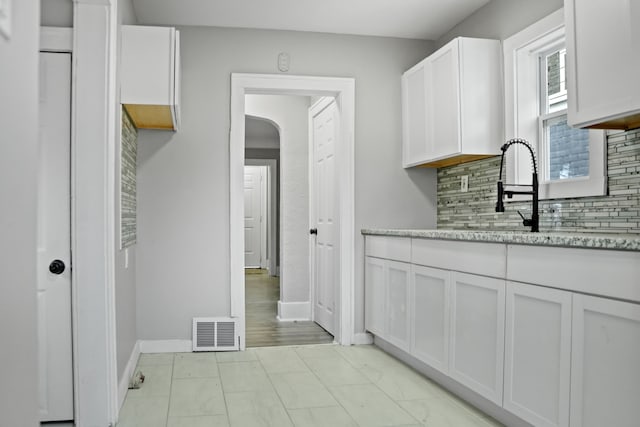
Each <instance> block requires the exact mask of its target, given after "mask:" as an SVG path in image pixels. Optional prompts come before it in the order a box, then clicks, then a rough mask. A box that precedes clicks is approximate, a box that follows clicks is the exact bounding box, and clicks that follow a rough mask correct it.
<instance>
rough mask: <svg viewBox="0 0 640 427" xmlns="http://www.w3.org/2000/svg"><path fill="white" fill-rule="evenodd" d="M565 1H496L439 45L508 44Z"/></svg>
mask: <svg viewBox="0 0 640 427" xmlns="http://www.w3.org/2000/svg"><path fill="white" fill-rule="evenodd" d="M563 4H564V3H563V0H534V1H532V0H492V1H491V2H489V3H488V4H487V5H485V6H483V7H482V8H480V9H478V10H477V11H476V12H475V13H473V14H472V15H471V16H469V17H468V18H467V19H465V20H464V21H462V22H461V23H459V24H458V25H456V26H455V27H453V28H452V29H451V31H449V32H447V33H446V34H445V35H444V36H442V37H440V38H439V39H438V40H437V41H436V45H437V47H440V46H442V45H444V44H446V43H447V42H449V41H450V40H451V39H453V38H455V37H458V36H465V37H481V38H488V39H498V40H504V39H506V38H507V37H509V36H512V35H513V34H515V33H517V32H518V31H520V30H522V29H524V28H526V27H528V26H529V25H531V24H533V23H534V22H536V21H538V20H540V19H541V18H543V17H545V16H547V15H548V14H550V13H551V12H554V11H556V10H558V9H560V8H561V7H562V6H563Z"/></svg>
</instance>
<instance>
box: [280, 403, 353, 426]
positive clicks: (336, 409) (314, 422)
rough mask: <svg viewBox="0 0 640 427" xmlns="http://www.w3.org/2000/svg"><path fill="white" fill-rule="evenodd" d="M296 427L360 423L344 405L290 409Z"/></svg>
mask: <svg viewBox="0 0 640 427" xmlns="http://www.w3.org/2000/svg"><path fill="white" fill-rule="evenodd" d="M288 412H289V416H290V417H291V420H292V421H293V425H294V426H295V427H357V426H358V424H357V423H356V422H355V420H354V419H353V418H351V416H350V415H349V414H347V411H345V410H344V408H343V407H342V406H331V407H327V408H303V409H289V410H288Z"/></svg>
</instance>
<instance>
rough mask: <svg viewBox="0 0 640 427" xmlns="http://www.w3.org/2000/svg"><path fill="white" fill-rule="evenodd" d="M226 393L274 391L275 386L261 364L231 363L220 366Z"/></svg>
mask: <svg viewBox="0 0 640 427" xmlns="http://www.w3.org/2000/svg"><path fill="white" fill-rule="evenodd" d="M218 369H219V371H220V379H221V380H222V388H223V389H224V392H225V393H233V392H240V391H259V390H268V391H273V386H272V385H271V381H270V380H269V377H267V373H266V372H265V371H264V369H263V368H262V365H261V364H260V362H230V363H221V364H219V365H218Z"/></svg>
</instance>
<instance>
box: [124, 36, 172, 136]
mask: <svg viewBox="0 0 640 427" xmlns="http://www.w3.org/2000/svg"><path fill="white" fill-rule="evenodd" d="M121 43H122V49H121V59H120V66H121V89H120V90H121V93H120V102H121V103H122V104H123V105H124V106H125V108H126V110H127V112H128V113H129V115H130V116H131V119H132V120H133V122H134V123H135V125H136V127H138V128H144V129H168V130H177V129H178V128H179V126H180V35H179V32H178V31H177V30H176V29H175V28H170V27H147V26H140V25H123V26H122V40H121Z"/></svg>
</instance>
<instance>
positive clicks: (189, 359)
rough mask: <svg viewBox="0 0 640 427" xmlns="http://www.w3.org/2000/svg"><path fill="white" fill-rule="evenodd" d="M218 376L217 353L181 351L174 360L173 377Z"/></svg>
mask: <svg viewBox="0 0 640 427" xmlns="http://www.w3.org/2000/svg"><path fill="white" fill-rule="evenodd" d="M217 376H218V363H217V360H216V355H215V353H181V354H177V355H176V357H175V359H174V361H173V378H211V377H217Z"/></svg>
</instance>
